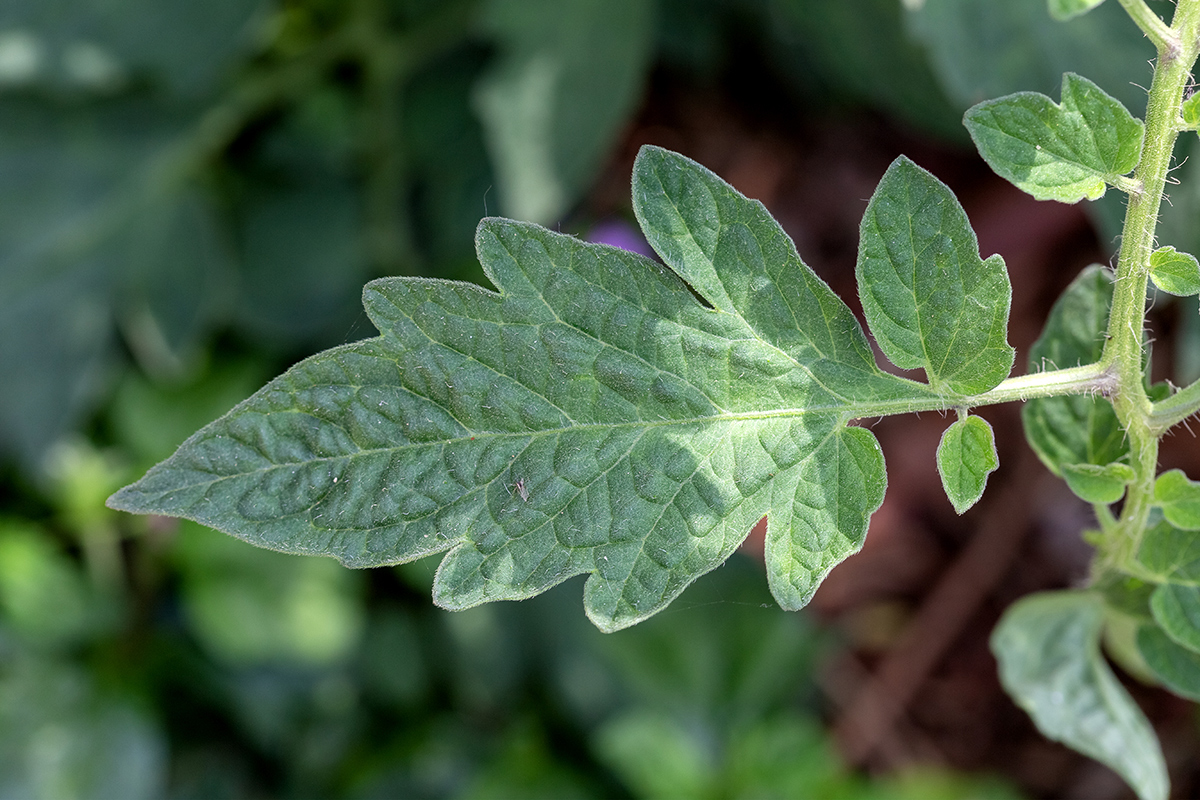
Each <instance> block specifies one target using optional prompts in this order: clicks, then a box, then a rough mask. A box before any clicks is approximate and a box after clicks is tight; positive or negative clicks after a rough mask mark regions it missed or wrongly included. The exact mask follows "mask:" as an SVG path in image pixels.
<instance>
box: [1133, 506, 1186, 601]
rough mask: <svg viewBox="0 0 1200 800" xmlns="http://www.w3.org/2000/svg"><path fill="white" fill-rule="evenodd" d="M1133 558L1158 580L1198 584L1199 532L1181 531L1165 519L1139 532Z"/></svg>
mask: <svg viewBox="0 0 1200 800" xmlns="http://www.w3.org/2000/svg"><path fill="white" fill-rule="evenodd" d="M1137 560H1138V563H1140V564H1141V565H1142V567H1143V568H1144V569H1145V570H1146V571H1147V572H1148V573H1149V575H1150V576H1153V577H1154V578H1157V579H1158V580H1159V581H1162V582H1170V583H1182V584H1187V585H1200V535H1197V534H1195V533H1193V532H1190V531H1181V530H1180V529H1179V528H1176V527H1175V526H1173V525H1172V524H1171V523H1169V522H1167V521H1166V520H1160V521H1159V522H1158V523H1156V524H1154V525H1152V526H1150V528H1149V529H1147V531H1146V532H1145V534H1143V535H1142V543H1141V546H1140V547H1139V548H1138V553H1137Z"/></svg>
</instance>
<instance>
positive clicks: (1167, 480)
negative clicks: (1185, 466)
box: [1154, 469, 1200, 531]
mask: <svg viewBox="0 0 1200 800" xmlns="http://www.w3.org/2000/svg"><path fill="white" fill-rule="evenodd" d="M1154 502H1155V503H1156V504H1157V505H1160V506H1162V510H1163V516H1164V517H1166V518H1167V522H1169V523H1171V524H1172V525H1174V526H1175V527H1176V528H1181V529H1182V530H1185V531H1200V481H1192V480H1188V477H1187V475H1184V474H1183V472H1182V470H1178V469H1173V470H1170V471H1169V472H1164V473H1163V474H1162V475H1159V476H1158V479H1157V480H1155V481H1154Z"/></svg>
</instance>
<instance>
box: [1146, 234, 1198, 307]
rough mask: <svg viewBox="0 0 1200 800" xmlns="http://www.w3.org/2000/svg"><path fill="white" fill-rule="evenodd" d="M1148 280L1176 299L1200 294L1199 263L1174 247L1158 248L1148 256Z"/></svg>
mask: <svg viewBox="0 0 1200 800" xmlns="http://www.w3.org/2000/svg"><path fill="white" fill-rule="evenodd" d="M1150 280H1152V281H1154V285H1155V286H1157V287H1158V288H1159V289H1161V290H1162V291H1164V292H1166V293H1167V294H1173V295H1175V296H1176V297H1188V296H1190V295H1193V294H1200V261H1197V260H1196V257H1195V256H1194V255H1192V254H1191V253H1180V252H1179V251H1177V250H1176V249H1175V248H1174V247H1169V246H1168V247H1160V248H1158V249H1157V250H1155V251H1154V252H1153V253H1151V254H1150Z"/></svg>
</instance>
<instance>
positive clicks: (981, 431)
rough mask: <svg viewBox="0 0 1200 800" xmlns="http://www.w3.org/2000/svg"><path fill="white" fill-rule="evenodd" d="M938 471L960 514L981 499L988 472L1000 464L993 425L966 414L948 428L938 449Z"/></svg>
mask: <svg viewBox="0 0 1200 800" xmlns="http://www.w3.org/2000/svg"><path fill="white" fill-rule="evenodd" d="M937 466H938V474H939V475H941V476H942V488H944V489H945V490H946V497H948V498H950V503H951V504H952V505H953V506H954V510H955V511H957V512H958V513H959V514H961V513H963V512H964V511H966V510H967V509H968V508H970V507H971V506H973V505H975V503H976V502H978V500H979V498H980V497H982V496H983V490H984V487H985V486H987V479H988V475H990V474H991V473H993V472H995V471H996V468H997V467H998V466H1000V459H999V457H997V455H996V438H995V435H994V434H993V433H992V426H991V425H989V424H988V423H987V420H984V419H982V418H981V417H963V418H962V419H959V420H957V421H956V422H955V423H954V424H953V425H951V426H950V427H949V428H947V429H946V432H945V433H943V434H942V441H941V443H940V444H938V449H937Z"/></svg>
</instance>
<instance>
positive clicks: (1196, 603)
mask: <svg viewBox="0 0 1200 800" xmlns="http://www.w3.org/2000/svg"><path fill="white" fill-rule="evenodd" d="M1150 612H1151V613H1152V614H1153V615H1154V621H1155V622H1157V623H1158V624H1159V625H1160V626H1162V629H1163V630H1164V631H1166V633H1167V635H1168V636H1170V637H1171V638H1172V639H1174V640H1175V641H1176V642H1177V643H1178V644H1180V645H1182V646H1183V647H1186V648H1187V649H1189V650H1192V651H1195V652H1197V653H1200V589H1198V588H1197V587H1195V586H1181V585H1179V584H1177V583H1164V584H1162V585H1161V586H1159V587H1158V588H1156V589H1155V590H1154V594H1152V595H1150Z"/></svg>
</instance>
